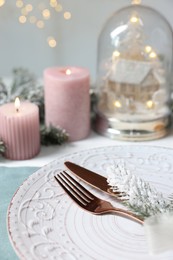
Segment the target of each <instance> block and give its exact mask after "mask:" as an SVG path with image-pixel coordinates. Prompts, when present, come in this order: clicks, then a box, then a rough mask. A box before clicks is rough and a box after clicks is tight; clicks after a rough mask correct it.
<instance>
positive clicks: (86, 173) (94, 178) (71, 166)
mask: <svg viewBox="0 0 173 260" xmlns="http://www.w3.org/2000/svg"><path fill="white" fill-rule="evenodd" d="M64 164H65V166H66V167H67V168H68V170H70V171H71V172H72V173H73V174H74V175H76V176H77V177H79V178H80V179H81V180H83V181H84V182H86V183H87V184H89V185H91V186H92V187H94V188H96V189H99V190H101V191H103V192H106V193H107V194H109V195H112V196H114V197H116V199H118V200H123V199H124V198H123V197H124V195H125V194H123V193H122V192H120V191H113V190H112V189H111V187H110V185H109V184H108V182H107V178H105V177H104V176H101V175H100V174H98V173H96V172H93V171H90V170H88V169H86V168H84V167H82V166H80V165H78V164H75V163H73V162H70V161H66V162H64Z"/></svg>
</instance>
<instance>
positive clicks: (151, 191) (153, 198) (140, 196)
mask: <svg viewBox="0 0 173 260" xmlns="http://www.w3.org/2000/svg"><path fill="white" fill-rule="evenodd" d="M107 182H108V184H109V185H110V186H111V189H112V191H113V192H116V191H119V192H121V193H122V198H123V204H125V205H126V206H127V207H128V208H129V209H131V210H132V211H134V212H135V213H136V214H138V215H140V216H142V217H143V218H145V217H149V216H151V215H155V214H157V213H160V212H166V211H170V210H173V203H171V201H170V200H169V199H166V198H164V196H163V194H162V193H161V192H158V191H157V190H156V189H155V188H154V187H152V186H151V185H150V184H149V183H148V182H146V181H144V180H143V179H141V178H140V177H138V176H136V175H135V174H132V173H131V171H130V170H129V169H127V168H126V165H125V162H124V161H123V160H119V161H118V162H115V163H114V164H113V165H110V166H109V167H108V168H107Z"/></svg>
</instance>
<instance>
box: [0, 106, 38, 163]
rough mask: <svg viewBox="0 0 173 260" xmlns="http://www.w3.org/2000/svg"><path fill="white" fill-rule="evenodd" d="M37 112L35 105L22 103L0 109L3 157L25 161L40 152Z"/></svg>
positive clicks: (0, 135)
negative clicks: (4, 149)
mask: <svg viewBox="0 0 173 260" xmlns="http://www.w3.org/2000/svg"><path fill="white" fill-rule="evenodd" d="M39 128H40V127H39V110H38V107H37V106H36V105H35V104H31V103H30V102H22V103H21V104H20V107H19V108H15V106H14V103H8V104H5V105H2V106H1V107H0V138H1V139H2V140H3V141H4V143H5V145H6V148H7V149H6V152H5V157H6V158H8V159H12V160H26V159H30V158H32V157H34V156H35V155H37V154H38V153H39V151H40V129H39Z"/></svg>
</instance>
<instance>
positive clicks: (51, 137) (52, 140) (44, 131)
mask: <svg viewBox="0 0 173 260" xmlns="http://www.w3.org/2000/svg"><path fill="white" fill-rule="evenodd" d="M40 134H41V144H42V145H46V146H48V145H55V144H59V145H61V144H62V143H64V142H66V141H68V137H69V136H68V134H67V132H66V131H65V130H64V129H61V128H55V127H54V126H51V125H50V126H49V127H46V126H45V125H42V126H41V128H40Z"/></svg>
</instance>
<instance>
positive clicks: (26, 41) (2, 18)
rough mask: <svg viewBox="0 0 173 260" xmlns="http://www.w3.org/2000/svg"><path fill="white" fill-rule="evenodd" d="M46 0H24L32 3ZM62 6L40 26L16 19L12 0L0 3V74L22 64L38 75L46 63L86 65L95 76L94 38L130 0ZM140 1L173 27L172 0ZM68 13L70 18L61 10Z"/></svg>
mask: <svg viewBox="0 0 173 260" xmlns="http://www.w3.org/2000/svg"><path fill="white" fill-rule="evenodd" d="M48 1H49V0H30V1H29V0H25V1H24V2H25V3H29V2H30V3H32V4H33V5H34V6H36V5H38V4H39V3H40V2H44V3H46V4H47V3H48ZM58 2H59V3H61V4H62V6H63V11H62V12H60V13H56V12H54V13H53V14H52V18H51V19H50V20H49V22H47V26H46V27H45V28H44V29H37V28H36V27H35V26H33V25H32V24H29V23H26V24H20V23H19V22H18V16H19V9H17V8H16V6H15V1H14V0H6V3H5V5H4V6H2V7H0V77H1V76H9V75H10V74H11V71H12V69H13V68H16V67H25V68H28V69H29V70H30V71H32V72H34V73H35V74H36V75H37V76H38V77H41V76H42V73H43V70H44V69H45V68H46V67H49V66H55V65H58V66H61V65H62V66H63V65H74V66H83V67H87V68H88V69H89V70H90V73H91V80H92V82H94V81H95V78H96V60H97V39H98V35H99V33H100V31H101V29H102V26H103V25H104V23H105V22H106V20H107V19H108V18H109V17H110V16H111V15H112V14H113V13H114V12H115V11H117V10H118V9H120V8H121V7H124V6H126V5H128V4H129V3H130V2H131V1H130V0H59V1H58ZM143 4H146V5H148V6H151V7H153V8H154V9H156V10H158V11H159V12H160V13H162V14H163V15H164V16H165V17H166V18H167V20H168V21H169V23H170V24H171V27H172V28H173V0H164V1H163V0H143ZM65 11H69V12H71V14H72V17H71V19H70V20H65V19H64V18H63V12H65ZM49 35H54V36H55V37H56V39H57V46H56V47H55V48H50V47H49V46H48V44H47V40H46V39H47V37H48V36H49Z"/></svg>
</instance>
